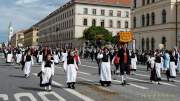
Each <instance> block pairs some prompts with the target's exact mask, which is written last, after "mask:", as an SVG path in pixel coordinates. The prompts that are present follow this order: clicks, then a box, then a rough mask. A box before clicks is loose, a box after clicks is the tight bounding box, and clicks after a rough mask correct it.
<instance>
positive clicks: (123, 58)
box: [118, 43, 131, 85]
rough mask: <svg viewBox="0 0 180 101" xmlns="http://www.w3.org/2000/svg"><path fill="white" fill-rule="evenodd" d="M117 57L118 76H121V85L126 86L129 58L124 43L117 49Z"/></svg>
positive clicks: (129, 64)
mask: <svg viewBox="0 0 180 101" xmlns="http://www.w3.org/2000/svg"><path fill="white" fill-rule="evenodd" d="M118 56H119V57H120V75H121V80H122V85H126V84H127V81H126V76H127V75H130V66H131V58H130V55H129V50H128V49H127V44H126V43H125V44H124V45H123V47H122V48H120V49H119V51H118ZM126 74H127V75H126Z"/></svg>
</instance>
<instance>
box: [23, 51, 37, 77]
mask: <svg viewBox="0 0 180 101" xmlns="http://www.w3.org/2000/svg"><path fill="white" fill-rule="evenodd" d="M24 61H25V65H24V68H23V69H24V74H25V77H26V78H28V77H29V75H30V72H31V68H32V65H33V64H34V61H33V56H32V55H31V51H28V52H27V54H26V55H25V57H24Z"/></svg>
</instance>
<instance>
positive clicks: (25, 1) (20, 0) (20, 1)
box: [15, 0, 39, 5]
mask: <svg viewBox="0 0 180 101" xmlns="http://www.w3.org/2000/svg"><path fill="white" fill-rule="evenodd" d="M37 1H39V0H17V1H16V2H15V3H16V4H17V5H24V4H29V3H34V2H37Z"/></svg>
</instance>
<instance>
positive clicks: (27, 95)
mask: <svg viewBox="0 0 180 101" xmlns="http://www.w3.org/2000/svg"><path fill="white" fill-rule="evenodd" d="M14 97H15V99H16V101H21V97H28V98H29V99H31V101H38V100H37V99H36V98H35V97H34V96H33V95H32V94H31V93H16V94H14Z"/></svg>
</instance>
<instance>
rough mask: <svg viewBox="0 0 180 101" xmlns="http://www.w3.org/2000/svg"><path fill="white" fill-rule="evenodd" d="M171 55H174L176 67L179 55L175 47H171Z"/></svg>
mask: <svg viewBox="0 0 180 101" xmlns="http://www.w3.org/2000/svg"><path fill="white" fill-rule="evenodd" d="M173 56H174V58H175V67H176V69H177V64H178V61H179V57H180V56H179V53H178V51H177V48H176V47H175V48H174V49H173Z"/></svg>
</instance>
